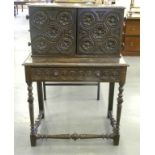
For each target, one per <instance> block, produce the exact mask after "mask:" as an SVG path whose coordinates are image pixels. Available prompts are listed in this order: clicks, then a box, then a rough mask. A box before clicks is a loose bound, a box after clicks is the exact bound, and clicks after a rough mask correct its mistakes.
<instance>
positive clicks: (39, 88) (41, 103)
mask: <svg viewBox="0 0 155 155" xmlns="http://www.w3.org/2000/svg"><path fill="white" fill-rule="evenodd" d="M37 93H38V103H39V111H40V112H42V118H44V101H43V90H42V82H37Z"/></svg>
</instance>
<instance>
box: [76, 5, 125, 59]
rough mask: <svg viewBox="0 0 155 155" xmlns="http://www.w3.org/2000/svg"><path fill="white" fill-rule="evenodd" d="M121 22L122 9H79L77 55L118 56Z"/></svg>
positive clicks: (122, 17) (122, 18) (122, 16)
mask: <svg viewBox="0 0 155 155" xmlns="http://www.w3.org/2000/svg"><path fill="white" fill-rule="evenodd" d="M123 20H124V9H123V8H91V9H90V8H82V9H79V10H78V23H77V24H78V33H77V54H82V55H115V56H119V55H120V51H121V43H122V42H121V40H122V27H123Z"/></svg>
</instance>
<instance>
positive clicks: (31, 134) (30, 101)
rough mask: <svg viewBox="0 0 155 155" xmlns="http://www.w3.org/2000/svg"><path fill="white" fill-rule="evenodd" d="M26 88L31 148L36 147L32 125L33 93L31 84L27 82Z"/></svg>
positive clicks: (33, 126)
mask: <svg viewBox="0 0 155 155" xmlns="http://www.w3.org/2000/svg"><path fill="white" fill-rule="evenodd" d="M27 86H28V88H27V89H28V100H27V101H28V103H29V114H30V126H31V130H30V140H31V146H35V145H36V132H35V125H34V109H33V100H34V99H33V92H32V89H33V88H32V82H27Z"/></svg>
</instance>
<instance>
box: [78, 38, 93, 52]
mask: <svg viewBox="0 0 155 155" xmlns="http://www.w3.org/2000/svg"><path fill="white" fill-rule="evenodd" d="M79 49H80V51H81V52H83V53H89V52H91V51H92V50H93V49H94V43H93V41H92V40H91V39H89V38H84V39H81V41H80V43H79Z"/></svg>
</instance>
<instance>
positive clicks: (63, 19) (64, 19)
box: [57, 12, 72, 26]
mask: <svg viewBox="0 0 155 155" xmlns="http://www.w3.org/2000/svg"><path fill="white" fill-rule="evenodd" d="M57 21H58V22H59V23H60V24H61V25H63V26H66V25H69V24H72V14H71V13H70V12H60V13H59V14H58V15H57Z"/></svg>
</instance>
